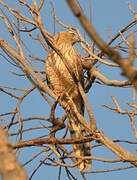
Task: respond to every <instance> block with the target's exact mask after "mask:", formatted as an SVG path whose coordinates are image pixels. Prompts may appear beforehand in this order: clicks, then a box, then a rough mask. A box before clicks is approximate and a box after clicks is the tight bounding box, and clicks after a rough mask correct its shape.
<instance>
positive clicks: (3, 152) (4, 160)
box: [0, 125, 27, 180]
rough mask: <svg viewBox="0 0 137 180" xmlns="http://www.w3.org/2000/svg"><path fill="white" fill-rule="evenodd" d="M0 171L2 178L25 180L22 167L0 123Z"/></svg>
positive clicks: (5, 179) (6, 179)
mask: <svg viewBox="0 0 137 180" xmlns="http://www.w3.org/2000/svg"><path fill="white" fill-rule="evenodd" d="M0 135H1V137H0V173H1V175H2V180H27V176H26V172H25V170H24V168H23V167H22V166H21V165H20V164H19V163H18V161H17V159H16V156H15V153H13V152H12V147H11V145H10V144H9V142H8V140H7V137H6V135H5V133H4V131H3V128H2V127H1V125H0Z"/></svg>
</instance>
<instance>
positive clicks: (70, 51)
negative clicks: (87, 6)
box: [46, 31, 91, 171]
mask: <svg viewBox="0 0 137 180" xmlns="http://www.w3.org/2000/svg"><path fill="white" fill-rule="evenodd" d="M54 41H55V43H56V46H57V47H58V49H59V50H60V51H61V53H62V54H63V56H64V57H65V59H66V60H67V62H66V63H67V65H68V66H69V69H70V70H71V71H73V73H75V76H76V77H77V79H78V80H79V81H80V82H81V85H82V86H83V84H84V73H83V69H82V65H81V62H80V58H79V57H78V55H77V53H76V51H75V48H74V47H73V45H74V44H75V43H77V42H79V41H80V39H79V37H78V35H77V34H76V33H75V32H73V31H62V32H59V33H58V34H56V36H55V39H54ZM46 75H47V84H48V86H49V87H50V88H51V89H52V90H53V92H54V93H55V94H56V95H57V96H60V95H61V94H62V99H63V100H65V102H67V101H68V98H67V96H66V95H65V92H67V94H68V95H69V97H71V98H72V99H73V102H74V103H75V105H76V107H77V110H78V112H79V113H80V114H82V115H84V102H83V99H82V97H81V95H80V92H79V90H78V87H77V85H76V83H75V81H74V79H73V77H72V76H71V75H70V73H69V71H68V69H67V68H66V66H65V64H64V63H63V61H62V59H61V57H60V56H59V55H58V54H57V53H56V52H55V51H54V50H53V51H52V52H51V53H50V54H49V55H48V57H47V59H46ZM67 118H68V122H69V131H70V135H71V137H72V138H78V137H83V136H87V133H86V131H85V128H84V127H83V125H82V124H81V123H80V122H79V121H78V119H77V117H76V116H75V115H74V113H72V112H71V111H70V112H69V113H68V116H67ZM73 150H74V155H76V156H91V148H90V143H89V142H87V143H83V144H73ZM77 161H80V159H77ZM90 168H91V160H89V159H87V160H83V161H82V162H81V163H80V164H79V165H78V169H79V170H80V171H82V170H89V169H90Z"/></svg>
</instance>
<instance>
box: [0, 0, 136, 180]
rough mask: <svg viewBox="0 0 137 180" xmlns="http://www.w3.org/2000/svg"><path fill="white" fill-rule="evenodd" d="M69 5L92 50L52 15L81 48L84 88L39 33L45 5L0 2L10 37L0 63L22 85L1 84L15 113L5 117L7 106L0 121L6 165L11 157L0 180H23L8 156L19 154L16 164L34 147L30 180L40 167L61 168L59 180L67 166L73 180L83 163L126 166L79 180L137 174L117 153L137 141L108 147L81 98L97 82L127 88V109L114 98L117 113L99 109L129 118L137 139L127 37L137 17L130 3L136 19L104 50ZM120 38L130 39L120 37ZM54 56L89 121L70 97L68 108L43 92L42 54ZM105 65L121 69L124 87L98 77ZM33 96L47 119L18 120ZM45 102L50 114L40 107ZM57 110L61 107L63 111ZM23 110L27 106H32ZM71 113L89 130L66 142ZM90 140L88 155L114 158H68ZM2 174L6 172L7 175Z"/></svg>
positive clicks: (124, 153)
mask: <svg viewBox="0 0 137 180" xmlns="http://www.w3.org/2000/svg"><path fill="white" fill-rule="evenodd" d="M66 2H67V3H68V5H69V6H70V8H71V9H72V11H73V13H74V16H76V17H77V18H78V20H79V21H80V23H81V25H82V26H83V29H84V31H85V32H87V34H88V36H89V37H90V38H91V40H93V43H92V44H91V45H90V44H89V43H88V42H87V41H86V40H85V38H84V37H83V35H82V34H81V33H80V31H79V29H78V28H76V27H72V26H71V25H68V24H67V25H66V24H63V23H62V22H61V20H60V19H59V17H56V14H55V12H54V8H53V10H52V16H53V19H54V22H57V23H58V24H59V25H60V26H62V28H64V29H66V30H71V31H75V32H76V33H77V34H78V36H79V38H80V43H79V46H78V48H76V50H77V54H78V56H79V60H80V61H81V63H82V68H83V71H84V75H85V76H84V78H85V79H84V86H81V83H80V82H79V80H78V79H77V78H76V75H75V74H74V73H73V71H72V70H71V68H70V67H69V66H68V65H67V59H66V57H65V56H64V54H63V53H62V52H61V50H60V49H59V48H58V46H57V45H56V42H55V41H54V37H55V36H54V35H52V34H51V33H50V32H48V31H47V30H46V27H45V26H44V21H43V18H42V13H41V11H42V10H43V9H44V6H46V3H45V0H41V2H40V3H39V4H38V2H37V1H36V0H33V1H32V2H31V3H30V2H29V3H28V2H27V1H23V0H18V4H16V5H17V6H15V7H10V5H9V4H8V3H7V4H6V3H5V2H4V1H2V0H0V5H1V6H0V7H1V8H0V12H1V13H0V17H1V21H2V23H4V25H5V26H3V27H4V28H5V29H4V31H7V36H8V37H9V42H7V41H5V39H4V38H3V37H1V36H0V48H1V50H2V51H1V52H2V53H1V54H0V55H1V59H2V60H4V61H5V63H8V66H9V67H12V69H13V70H12V71H10V73H11V74H12V75H14V76H15V80H16V78H19V79H20V82H21V84H20V85H18V84H16V86H12V83H11V82H8V84H6V85H5V84H1V85H0V93H3V96H4V97H7V96H10V97H12V98H11V99H10V101H11V102H12V108H11V109H12V110H11V111H9V108H8V106H9V105H8V103H7V112H2V113H1V114H0V117H1V126H2V127H1V128H0V131H1V134H3V139H4V140H2V141H1V142H0V148H1V149H3V150H2V152H3V153H4V157H5V159H7V158H9V155H10V156H11V157H12V158H13V161H12V162H9V161H4V162H3V153H0V164H3V163H5V162H6V163H5V166H0V173H1V174H2V178H3V179H6V178H7V177H8V176H9V175H10V173H11V171H12V172H13V174H14V173H15V174H14V176H15V177H16V179H21V178H20V177H23V179H25V178H26V179H27V177H26V175H25V171H24V169H23V166H20V165H19V164H18V162H17V161H16V158H15V154H14V153H12V152H11V149H12V150H13V151H16V155H17V157H18V156H19V157H20V156H22V149H24V148H26V149H27V150H28V151H29V150H30V151H31V149H32V147H33V146H34V147H35V149H36V151H35V153H34V154H32V157H31V158H30V159H29V157H28V159H29V160H28V161H26V162H25V163H24V166H26V165H27V164H29V163H31V162H33V161H35V159H36V158H39V159H40V161H39V162H38V163H37V165H36V168H35V169H34V170H32V174H31V176H30V177H29V178H28V179H33V178H32V177H33V175H34V174H35V173H36V172H37V171H38V170H39V169H40V167H41V166H42V165H44V167H45V168H47V167H49V166H52V167H59V174H58V179H61V172H62V167H64V169H65V172H66V175H67V177H68V178H69V179H76V177H75V176H76V175H75V174H73V173H72V172H71V169H74V168H76V167H77V166H78V165H79V164H80V162H82V161H83V160H85V159H91V160H92V161H95V160H96V161H101V162H104V163H118V162H123V167H122V168H119V167H117V168H115V169H105V170H97V171H93V170H92V168H91V170H90V171H81V172H80V174H81V176H82V178H83V179H86V174H92V173H98V172H104V173H105V172H109V171H118V170H124V169H128V168H135V167H136V166H137V156H135V155H134V154H132V153H131V152H130V151H128V150H127V149H125V148H123V147H122V143H127V144H128V145H129V144H136V142H131V141H128V140H126V139H125V140H119V139H118V140H115V141H113V140H111V139H109V138H108V137H106V136H105V132H104V131H103V130H99V129H98V128H97V126H96V119H95V117H94V115H93V112H92V109H91V107H90V103H89V101H88V99H87V97H86V93H88V92H89V91H90V90H91V89H92V85H93V84H94V83H96V84H98V85H103V86H113V87H120V88H128V89H129V90H130V89H131V88H132V94H133V100H132V102H125V104H127V105H128V108H127V109H126V110H123V109H122V108H121V106H120V104H119V103H118V102H117V100H116V98H115V97H114V96H113V95H111V97H112V100H113V102H114V105H115V107H111V106H108V105H106V104H104V105H103V106H104V107H105V108H107V109H109V110H110V111H114V112H115V114H116V115H117V113H118V114H119V116H120V115H123V114H124V115H126V116H128V118H129V120H130V123H131V127H132V129H133V133H134V136H135V138H136V139H137V130H136V127H135V116H136V115H137V112H136V109H137V105H136V95H135V91H136V89H137V69H136V67H135V65H134V61H135V60H136V57H137V52H136V47H135V35H136V31H133V32H132V33H129V30H130V29H131V28H132V27H134V26H136V24H137V13H136V12H135V11H134V10H133V8H132V7H131V5H130V3H128V6H129V10H130V13H132V14H133V16H134V20H133V21H132V22H130V23H129V24H128V25H127V26H125V27H124V28H123V29H121V30H120V31H119V32H118V33H117V34H116V35H115V36H114V37H113V38H111V39H109V42H108V43H105V42H104V41H103V40H102V39H101V38H100V36H99V34H98V33H97V32H96V31H95V29H94V28H93V26H92V24H91V22H89V21H88V19H87V17H86V15H85V13H84V10H83V8H82V7H81V5H80V2H79V1H78V0H76V1H74V0H66ZM89 2H90V1H89ZM53 29H54V31H55V30H56V29H55V24H53ZM124 33H126V34H127V35H126V36H125V35H124ZM118 37H121V39H122V40H119V41H116V40H117V39H118ZM26 39H27V41H26ZM115 41H116V43H115V44H116V45H115V46H113V47H112V46H111V44H112V43H113V42H115ZM35 45H36V47H39V48H41V55H37V56H36V55H35V53H34V52H33V48H34V47H35ZM51 51H55V52H56V53H57V54H58V55H59V56H60V57H61V59H62V61H63V63H64V64H65V66H66V68H67V70H68V71H69V73H70V75H71V76H72V78H73V79H74V82H75V84H76V86H77V88H78V90H79V92H80V94H81V96H82V98H83V101H84V104H85V107H86V110H87V113H88V118H85V117H84V116H83V115H81V114H80V113H79V112H78V110H77V108H76V106H75V103H74V102H73V100H72V98H70V97H69V96H68V99H69V101H68V103H66V101H62V100H61V99H62V97H58V96H57V95H56V94H55V93H54V92H53V91H52V89H50V87H49V86H48V85H47V82H46V72H45V61H46V57H47V55H48V54H50V52H51ZM123 52H124V53H123ZM42 54H44V55H42ZM83 54H84V55H83ZM121 54H122V55H121ZM102 66H103V67H105V68H107V67H109V68H112V71H113V68H114V67H115V68H118V69H119V68H120V69H121V70H122V75H123V76H125V77H126V78H127V79H128V80H124V81H120V80H109V79H108V78H107V77H105V76H104V75H103V74H102V73H101V72H100V70H99V68H100V67H102ZM41 67H42V69H41ZM33 93H36V95H35V97H36V96H38V97H39V98H40V99H42V102H43V109H45V116H35V113H34V114H33V116H28V117H26V115H25V114H22V109H23V108H25V107H24V101H26V102H27V103H28V104H29V103H30V99H29V96H31V94H33ZM65 93H67V92H65ZM35 97H34V98H35ZM45 102H46V107H48V109H46V108H45V104H44V103H45ZM36 103H37V102H36ZM58 104H61V106H62V107H60V106H59V105H58ZM1 106H2V102H1ZM67 106H69V108H70V109H69V110H66V107H67ZM27 107H29V105H28V106H27ZM63 109H64V110H63ZM27 110H28V111H29V109H28V108H27V109H26V111H27ZM60 111H61V113H59V115H57V113H56V112H60ZM68 111H69V112H70V113H73V114H74V115H75V116H76V117H77V120H78V121H79V123H81V125H82V126H83V127H84V128H85V129H86V131H87V133H88V136H85V137H79V138H70V137H69V136H68V134H69V133H68V129H69V127H68V122H67V115H68ZM49 112H50V113H49ZM61 114H62V116H61ZM4 131H5V133H6V134H7V136H8V137H9V140H10V142H11V143H10V144H9V143H8V141H7V139H6V136H5V134H4ZM11 139H12V141H11ZM91 141H92V142H94V145H92V146H91V148H92V149H95V150H94V151H96V149H99V148H102V147H106V148H107V149H109V150H110V151H112V152H113V153H114V154H115V155H116V156H117V158H112V159H108V158H105V157H106V156H105V157H95V156H84V157H83V156H77V157H76V156H75V155H74V154H73V150H72V149H70V148H68V147H70V146H72V144H80V143H86V142H91ZM119 142H120V143H121V144H120V145H119V144H118V143H119ZM68 145H69V146H68ZM8 148H9V149H8ZM9 151H10V153H9ZM26 156H27V155H26ZM76 159H77V160H79V161H77V160H76ZM125 162H128V163H130V166H125V164H124V163H125ZM10 163H11V166H10ZM7 167H11V169H10V168H7ZM15 168H16V169H17V168H18V172H19V174H16V171H15V172H14V169H15ZM14 179H15V178H14ZM6 180H7V179H6Z"/></svg>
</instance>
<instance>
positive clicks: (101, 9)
mask: <svg viewBox="0 0 137 180" xmlns="http://www.w3.org/2000/svg"><path fill="white" fill-rule="evenodd" d="M4 2H5V3H7V4H8V5H11V6H12V7H13V6H14V4H16V1H11V0H5V1H4ZM27 2H29V1H27ZM30 2H32V1H30ZM37 2H38V1H37ZM80 3H81V5H82V7H83V9H84V11H85V13H86V15H87V17H88V18H89V5H88V3H89V1H88V0H80ZM130 3H131V5H132V7H133V8H134V10H135V11H136V12H137V1H136V0H134V1H133V0H130ZM52 4H53V6H54V10H55V14H56V16H57V17H58V18H59V19H60V20H61V21H62V22H63V23H64V24H67V22H68V21H69V23H70V25H71V26H75V27H77V28H78V29H79V30H80V32H81V33H82V34H83V33H84V30H83V29H82V27H81V25H80V24H79V22H78V20H77V19H76V18H75V17H74V16H73V14H72V12H71V10H70V9H69V7H68V6H67V3H66V1H65V0H58V1H57V0H52ZM91 4H92V7H91V11H92V23H93V25H94V27H95V29H96V30H97V32H98V33H99V34H100V36H101V37H102V38H103V39H104V40H105V41H106V42H107V41H108V30H111V37H113V36H114V35H115V34H116V33H117V32H118V31H119V30H120V29H122V28H123V27H125V26H126V25H127V24H128V23H130V22H131V21H132V20H133V19H134V17H133V16H132V14H131V12H130V11H129V9H128V5H127V1H125V0H115V1H112V0H111V1H110V0H103V1H99V0H91ZM0 7H2V6H1V5H0ZM20 9H22V7H20ZM51 10H52V6H51V4H50V1H46V3H45V8H43V9H42V18H43V23H44V25H45V28H46V30H47V31H49V32H50V33H53V18H52V16H51ZM24 13H26V14H27V10H26V9H25V10H24ZM0 23H1V27H2V28H1V29H3V31H1V32H0V37H2V38H3V39H5V40H6V41H8V42H9V43H11V44H13V45H14V43H13V41H12V38H11V37H10V35H9V34H7V31H6V29H5V25H4V23H3V22H2V20H0ZM55 30H56V32H59V31H62V30H64V28H63V27H61V26H60V25H58V24H57V23H56V26H55ZM37 33H38V31H35V32H34V35H36V34H37ZM23 38H24V39H25V42H26V43H27V44H28V46H29V48H30V49H31V50H32V52H33V54H34V55H35V56H36V57H41V58H43V59H45V58H46V57H47V53H45V51H44V50H43V49H42V47H41V46H40V45H39V44H38V43H35V41H33V42H32V41H28V37H27V36H26V35H25V34H23ZM87 40H88V42H89V43H91V40H90V39H89V38H88V36H87ZM0 53H2V51H1V50H0ZM25 53H26V55H28V52H25ZM35 65H36V66H37V68H39V69H41V70H43V69H44V64H38V63H35ZM10 70H14V71H15V72H18V73H20V72H19V70H18V69H17V68H15V67H13V66H11V65H9V63H7V62H6V61H5V60H4V59H3V58H2V57H1V56H0V84H4V85H10V86H13V87H14V86H15V87H22V88H30V87H31V84H30V83H29V81H28V80H26V79H24V78H21V77H16V76H15V75H13V74H11V73H10ZM100 70H101V73H102V74H103V75H105V76H106V77H107V78H109V79H116V80H124V79H125V78H124V77H122V76H121V70H115V69H113V68H110V67H105V66H101V67H100ZM12 92H14V91H12ZM111 93H112V94H113V95H114V96H115V97H116V99H118V102H119V103H120V105H121V107H122V108H123V109H126V108H128V106H126V105H125V104H124V103H123V102H122V101H123V100H125V101H130V102H131V101H132V90H131V89H127V88H125V89H124V88H117V87H108V86H101V85H99V84H94V85H93V87H92V88H91V90H90V92H89V93H88V94H87V97H88V100H89V103H90V105H91V108H92V110H93V113H94V116H95V118H96V122H97V126H98V128H99V129H103V131H104V133H105V135H106V136H108V137H109V138H110V139H125V140H131V141H135V137H134V134H133V132H132V129H131V126H130V120H129V119H128V118H127V116H125V115H119V114H116V113H114V112H112V111H110V110H108V109H105V108H104V107H102V104H107V105H109V106H114V104H113V102H112V99H111V97H110V94H111ZM20 94H21V93H18V95H20ZM16 104H17V101H16V100H14V99H13V98H11V97H9V96H7V95H5V94H3V93H2V92H0V106H1V109H0V113H4V112H7V111H8V112H11V111H13V110H14V108H15V105H16ZM7 105H8V106H7ZM49 110H50V109H49V106H48V105H47V103H46V102H45V101H44V100H43V99H42V97H41V96H40V94H39V93H38V92H37V90H35V91H34V92H32V93H31V94H30V95H29V96H28V97H27V98H26V99H24V101H23V103H22V105H21V117H22V118H26V117H30V116H44V117H48V116H49ZM57 115H60V112H57ZM86 117H87V115H86ZM8 118H9V119H10V117H8ZM8 118H7V119H8ZM43 124H44V125H45V126H47V123H46V122H43ZM36 125H39V126H40V124H39V122H38V121H37V122H33V121H30V122H28V123H27V124H24V128H29V127H31V126H32V127H35V126H36ZM48 125H49V124H48ZM15 130H16V129H15V128H13V129H12V131H15ZM42 135H45V132H44V131H42V130H38V131H30V132H29V134H27V133H26V134H24V136H23V140H26V139H31V138H35V137H39V136H42ZM10 140H11V141H12V140H14V138H11V139H10ZM92 144H94V142H93V143H92ZM121 145H122V146H123V147H125V148H128V150H129V151H131V152H132V153H134V154H135V155H136V151H135V149H136V146H135V145H134V146H133V145H132V146H131V145H130V146H129V145H128V146H127V145H126V144H121ZM37 152H38V149H37V148H36V147H33V148H30V149H28V148H24V149H22V150H21V155H20V162H21V163H24V162H25V161H27V160H29V159H30V158H31V157H33V155H35V154H36V153H37ZM93 156H98V157H104V158H116V156H112V153H111V152H110V151H109V150H107V149H106V148H104V147H101V148H94V149H93ZM38 163H39V158H37V159H36V160H35V161H33V162H32V163H30V164H29V165H28V166H26V169H27V171H28V175H29V176H30V174H31V172H32V171H33V170H34V169H35V167H36V166H37V165H38ZM124 165H125V166H126V165H130V164H126V163H125V164H123V163H119V164H108V163H106V164H104V163H101V162H98V161H94V162H93V170H103V169H111V168H117V167H123V166H124ZM73 173H74V171H73ZM57 176H58V167H48V168H47V166H44V165H43V166H42V167H41V169H40V170H38V171H37V173H36V174H35V175H34V177H33V178H32V179H33V180H37V179H39V180H45V179H49V180H53V179H57ZM86 177H87V180H89V179H94V180H100V179H103V180H104V179H105V180H110V178H111V180H115V179H117V180H121V179H125V180H128V179H129V178H131V177H132V179H135V178H136V177H137V171H136V169H135V168H134V169H128V170H124V171H116V172H109V173H98V174H89V175H87V176H86ZM61 179H67V177H66V174H65V171H64V169H62V176H61ZM78 179H81V177H80V175H79V174H78Z"/></svg>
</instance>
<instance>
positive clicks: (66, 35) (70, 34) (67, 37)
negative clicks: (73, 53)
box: [55, 31, 80, 45]
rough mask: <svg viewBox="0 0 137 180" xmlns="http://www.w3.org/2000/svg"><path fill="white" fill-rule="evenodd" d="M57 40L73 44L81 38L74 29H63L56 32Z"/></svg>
mask: <svg viewBox="0 0 137 180" xmlns="http://www.w3.org/2000/svg"><path fill="white" fill-rule="evenodd" d="M55 41H56V42H59V41H62V43H63V42H64V43H70V44H71V45H73V44H75V43H77V42H80V38H79V36H78V35H77V34H76V33H75V32H74V31H61V32H59V33H57V34H56V36H55Z"/></svg>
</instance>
